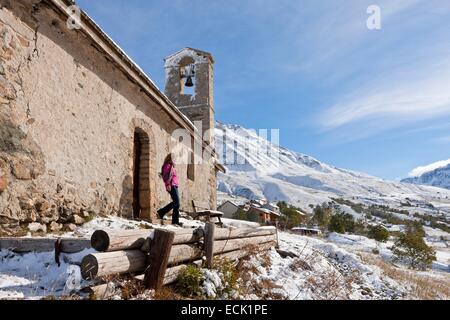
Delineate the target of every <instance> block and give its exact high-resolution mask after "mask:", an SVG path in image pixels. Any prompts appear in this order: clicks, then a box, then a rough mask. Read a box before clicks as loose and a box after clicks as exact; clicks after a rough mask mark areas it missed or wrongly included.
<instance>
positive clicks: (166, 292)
mask: <svg viewBox="0 0 450 320" xmlns="http://www.w3.org/2000/svg"><path fill="white" fill-rule="evenodd" d="M153 298H154V300H163V301H174V300H186V297H182V296H181V295H179V294H177V293H176V292H175V290H174V289H173V287H162V288H161V289H159V290H158V291H156V292H155V296H154V297H153Z"/></svg>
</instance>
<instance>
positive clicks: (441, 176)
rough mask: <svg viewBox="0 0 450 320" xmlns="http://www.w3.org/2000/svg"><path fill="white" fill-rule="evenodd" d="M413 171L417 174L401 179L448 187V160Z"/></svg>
mask: <svg viewBox="0 0 450 320" xmlns="http://www.w3.org/2000/svg"><path fill="white" fill-rule="evenodd" d="M414 173H417V174H416V175H415V176H413V177H410V178H407V179H404V180H402V182H404V183H413V184H421V185H429V186H434V187H440V188H446V189H450V160H447V161H440V162H436V163H434V164H431V165H429V166H426V167H421V168H418V169H416V170H415V171H413V174H414Z"/></svg>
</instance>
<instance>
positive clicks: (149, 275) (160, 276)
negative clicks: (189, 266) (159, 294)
mask: <svg viewBox="0 0 450 320" xmlns="http://www.w3.org/2000/svg"><path fill="white" fill-rule="evenodd" d="M174 238H175V233H174V232H171V231H168V230H156V231H155V234H154V237H153V241H152V246H151V248H150V255H149V257H148V263H147V265H149V266H148V267H147V270H146V271H145V278H144V284H145V286H146V288H147V289H155V290H159V289H161V287H162V286H163V285H164V275H165V274H166V269H167V264H168V262H169V256H170V251H171V249H172V244H173V240H174Z"/></svg>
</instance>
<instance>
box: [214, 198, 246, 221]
mask: <svg viewBox="0 0 450 320" xmlns="http://www.w3.org/2000/svg"><path fill="white" fill-rule="evenodd" d="M239 209H241V208H240V207H239V206H238V205H237V204H235V203H234V202H232V201H229V200H227V201H225V202H224V203H222V204H221V205H220V206H219V207H218V208H217V210H219V211H220V212H223V217H224V218H229V219H232V218H233V217H234V215H235V213H236V212H238V211H239Z"/></svg>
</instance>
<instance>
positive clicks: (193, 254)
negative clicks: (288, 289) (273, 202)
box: [81, 234, 276, 280]
mask: <svg viewBox="0 0 450 320" xmlns="http://www.w3.org/2000/svg"><path fill="white" fill-rule="evenodd" d="M272 241H273V242H275V241H276V237H275V235H274V234H273V235H270V236H262V237H254V238H242V239H231V240H220V241H215V242H214V255H217V254H221V253H226V252H229V251H235V250H238V249H243V248H245V247H247V246H259V245H260V244H262V243H267V242H272ZM152 247H153V242H152ZM202 256H203V252H202V250H201V249H200V248H199V247H198V246H195V245H186V244H181V245H174V246H172V248H171V252H170V255H169V260H168V264H169V265H176V264H180V263H185V262H189V261H194V260H197V259H201V257H202ZM146 262H147V255H146V254H145V253H144V252H142V251H140V250H127V251H115V252H105V253H95V254H91V255H89V256H86V257H85V258H84V259H83V261H82V263H81V274H82V276H83V278H84V279H86V280H89V279H94V278H96V277H101V276H106V275H111V274H126V273H135V272H142V271H143V270H144V269H145V266H146Z"/></svg>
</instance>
